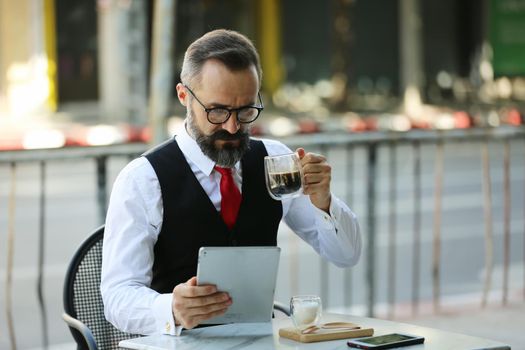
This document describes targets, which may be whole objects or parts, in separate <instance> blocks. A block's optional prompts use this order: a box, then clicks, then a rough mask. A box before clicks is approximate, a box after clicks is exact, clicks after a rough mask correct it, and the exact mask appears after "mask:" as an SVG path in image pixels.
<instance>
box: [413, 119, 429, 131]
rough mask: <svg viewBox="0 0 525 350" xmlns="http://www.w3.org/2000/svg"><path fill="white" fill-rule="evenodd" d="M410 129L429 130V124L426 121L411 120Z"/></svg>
mask: <svg viewBox="0 0 525 350" xmlns="http://www.w3.org/2000/svg"><path fill="white" fill-rule="evenodd" d="M411 127H412V129H430V123H429V122H428V121H426V120H415V119H414V120H412V121H411Z"/></svg>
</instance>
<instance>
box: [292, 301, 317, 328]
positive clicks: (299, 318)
mask: <svg viewBox="0 0 525 350" xmlns="http://www.w3.org/2000/svg"><path fill="white" fill-rule="evenodd" d="M321 310H322V304H321V298H320V297H319V296H317V295H297V296H293V297H292V299H291V300H290V314H291V317H292V321H293V323H294V325H295V327H296V328H297V329H299V330H303V329H305V328H307V327H310V326H317V325H319V322H320V320H321Z"/></svg>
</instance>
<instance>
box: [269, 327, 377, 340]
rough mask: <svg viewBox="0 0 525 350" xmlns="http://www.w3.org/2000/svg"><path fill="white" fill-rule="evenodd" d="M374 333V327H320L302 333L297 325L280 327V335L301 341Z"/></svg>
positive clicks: (355, 336)
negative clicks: (313, 330) (313, 331)
mask: <svg viewBox="0 0 525 350" xmlns="http://www.w3.org/2000/svg"><path fill="white" fill-rule="evenodd" d="M373 334H374V329H373V328H360V329H340V330H337V329H319V330H317V331H316V332H315V333H310V334H302V333H301V332H300V331H299V330H297V329H296V328H295V327H289V328H281V329H279V336H281V337H284V338H288V339H292V340H295V341H299V342H301V343H313V342H318V341H325V340H335V339H346V338H359V337H367V336H371V335H373Z"/></svg>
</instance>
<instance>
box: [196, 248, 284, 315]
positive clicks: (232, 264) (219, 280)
mask: <svg viewBox="0 0 525 350" xmlns="http://www.w3.org/2000/svg"><path fill="white" fill-rule="evenodd" d="M280 253H281V248H279V247H202V248H200V250H199V264H198V267H197V284H198V285H202V284H214V285H216V286H217V289H218V290H220V291H223V292H228V293H229V294H230V297H231V298H232V301H233V303H232V305H230V307H229V308H228V311H226V313H225V314H224V315H221V316H218V317H214V318H211V319H209V320H207V321H205V322H203V324H222V323H245V322H269V321H270V320H271V318H272V311H273V298H274V294H275V284H276V282H277V270H278V267H279V255H280Z"/></svg>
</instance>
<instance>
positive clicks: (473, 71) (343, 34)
mask: <svg viewBox="0 0 525 350" xmlns="http://www.w3.org/2000/svg"><path fill="white" fill-rule="evenodd" d="M153 4H154V1H146V0H98V1H93V0H76V1H71V0H17V1H11V0H0V118H2V119H5V118H10V119H16V118H22V117H24V116H28V115H34V114H42V113H52V112H54V111H56V110H57V109H59V110H60V109H61V108H64V107H65V106H67V105H69V104H71V103H76V104H78V103H85V102H89V101H98V103H95V104H93V105H92V106H93V114H97V115H99V116H101V119H102V120H106V121H108V122H119V121H121V122H128V123H132V124H144V123H146V119H147V111H146V104H147V91H148V77H149V53H150V48H151V33H152V30H151V28H152V21H153V18H152V17H153V11H152V9H153ZM173 16H175V18H176V21H175V23H176V25H175V28H174V32H175V37H176V39H175V53H174V61H175V66H176V67H177V70H178V67H180V63H181V60H182V53H183V51H184V49H185V48H186V47H187V45H188V44H189V43H190V42H191V41H193V40H194V39H195V38H196V37H198V36H200V35H201V34H203V33H204V32H206V31H208V30H210V29H214V28H231V29H236V30H239V31H241V32H243V33H245V34H246V35H248V36H249V37H250V38H252V39H253V40H254V41H255V42H256V45H257V46H258V48H259V50H260V53H261V59H262V63H263V69H264V74H265V75H264V86H263V89H264V91H265V92H266V94H273V93H275V92H276V91H277V90H278V89H279V88H280V87H282V86H283V84H285V83H291V84H299V83H306V84H316V83H318V82H319V81H325V82H327V83H328V84H327V85H322V86H327V87H328V88H330V89H331V90H330V91H331V92H330V93H328V94H325V96H324V97H326V98H327V99H328V100H329V103H330V105H331V106H332V107H333V108H334V109H348V108H352V109H355V110H360V109H363V110H365V109H372V110H381V109H383V110H387V109H390V108H393V107H394V106H396V105H397V104H399V103H400V101H402V100H403V98H406V96H407V92H409V93H410V92H413V96H416V99H417V98H419V99H422V100H423V101H428V102H431V103H456V102H458V101H459V102H462V103H472V102H473V101H478V100H479V99H481V100H483V98H484V96H485V97H487V96H488V97H487V98H486V100H485V101H482V102H490V101H495V100H513V99H516V97H517V98H518V100H519V99H520V98H521V97H520V96H522V95H520V93H524V94H525V92H523V91H522V90H523V87H521V85H519V84H517V83H515V79H517V78H519V77H523V76H525V0H482V1H478V0H464V1H455V0H441V1H423V0H393V1H383V0H330V1H304V0H286V1H284V0H283V1H279V0H257V1H251V0H202V1H195V0H179V1H176V10H175V13H173ZM174 77H175V80H177V79H178V71H176V72H175V74H174ZM499 77H505V78H506V79H507V80H506V81H504V82H503V83H500V84H499V85H501V86H500V87H502V88H503V89H504V88H505V86H507V87H508V88H507V90H505V89H504V90H505V91H506V93H504V94H499V93H498V92H494V91H493V90H491V88H486V90H487V91H484V92H482V93H481V94H480V93H479V91H480V90H482V89H483V88H482V86H483V84H484V82H486V81H494V80H495V79H498V78H499ZM505 84H506V85H505ZM499 85H496V87H497V86H499ZM509 86H510V87H509ZM509 89H510V92H509ZM520 89H521V90H520ZM498 91H500V90H498ZM515 91H518V94H516V93H515ZM484 94H485V95H484ZM491 94H492V95H491ZM370 95H375V96H379V97H382V98H377V99H375V100H371V99H367V98H364V97H366V96H370ZM523 99H524V100H525V97H523ZM90 106H91V105H90Z"/></svg>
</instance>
